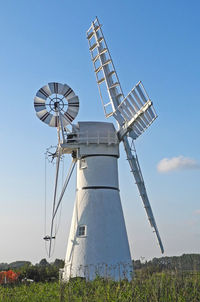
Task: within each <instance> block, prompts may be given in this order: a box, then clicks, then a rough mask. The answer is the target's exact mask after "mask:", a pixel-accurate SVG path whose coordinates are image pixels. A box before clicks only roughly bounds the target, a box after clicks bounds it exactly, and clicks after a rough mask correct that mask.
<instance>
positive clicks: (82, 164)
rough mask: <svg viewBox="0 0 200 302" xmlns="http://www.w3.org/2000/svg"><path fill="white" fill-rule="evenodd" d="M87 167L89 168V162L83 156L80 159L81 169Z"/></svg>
mask: <svg viewBox="0 0 200 302" xmlns="http://www.w3.org/2000/svg"><path fill="white" fill-rule="evenodd" d="M85 168H87V162H86V160H85V158H82V159H81V160H80V169H85Z"/></svg>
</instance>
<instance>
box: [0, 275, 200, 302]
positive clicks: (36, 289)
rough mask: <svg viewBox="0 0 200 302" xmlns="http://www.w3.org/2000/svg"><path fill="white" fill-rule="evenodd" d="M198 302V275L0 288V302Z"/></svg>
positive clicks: (75, 281)
mask: <svg viewBox="0 0 200 302" xmlns="http://www.w3.org/2000/svg"><path fill="white" fill-rule="evenodd" d="M32 301H34V302H51V301H52V302H53V301H55V302H58V301H70V302H72V301H75V302H76V301H77V302H81V301H84V302H86V301H91V302H95V301H98V302H101V301H102V302H107V301H109V302H110V301H112V302H116V301H122V302H126V301H127V302H129V301H134V302H143V301H146V302H154V301H155V302H158V301H160V302H200V273H197V272H190V273H188V272H187V273H183V272H182V273H178V272H177V273H172V272H170V273H168V272H163V273H146V272H145V273H142V272H140V273H138V274H137V276H135V277H134V279H133V280H132V281H131V282H127V281H121V282H113V281H110V280H101V279H98V278H97V279H96V280H94V281H93V282H86V281H85V280H80V279H77V280H72V281H70V282H68V283H67V284H66V285H65V286H62V287H61V285H60V284H59V283H58V282H53V283H52V282H49V283H47V282H46V283H36V282H35V283H32V284H30V285H22V284H18V285H14V286H1V287H0V302H32Z"/></svg>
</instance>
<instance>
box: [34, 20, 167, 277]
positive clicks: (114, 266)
mask: <svg viewBox="0 0 200 302" xmlns="http://www.w3.org/2000/svg"><path fill="white" fill-rule="evenodd" d="M87 39H88V42H89V49H90V53H91V58H92V62H93V66H94V70H95V74H96V80H97V84H98V88H99V92H100V97H101V100H102V104H103V108H104V113H105V116H106V118H108V117H111V116H112V117H114V118H115V119H116V121H117V126H118V130H116V129H115V127H114V125H113V124H112V123H108V122H78V123H77V124H73V123H72V122H73V120H74V118H75V117H76V115H77V114H78V108H79V100H78V97H77V96H76V95H75V93H74V91H73V90H72V89H71V88H70V87H69V86H68V85H66V84H60V83H49V84H47V85H45V86H44V87H42V88H41V89H40V90H38V92H37V94H36V97H35V99H34V106H35V110H36V114H37V116H38V117H39V119H40V120H41V121H43V122H45V123H46V124H48V125H49V126H52V127H56V128H57V133H58V146H57V150H56V152H55V153H54V154H53V156H54V157H55V158H56V177H55V188H54V196H53V209H52V221H51V228H50V235H46V236H45V238H44V239H45V240H46V241H48V242H49V256H51V251H52V240H54V239H55V234H54V221H55V217H56V214H57V212H58V208H59V206H60V204H61V201H62V198H63V195H64V192H65V190H66V188H67V185H68V183H69V180H70V177H71V175H72V172H73V170H74V167H75V164H76V163H77V185H76V200H75V204H74V210H73V216H72V222H71V228H70V234H69V238H68V245H67V253H66V259H65V267H64V269H63V271H62V277H63V280H68V279H69V278H71V277H76V276H79V277H86V278H87V279H94V278H95V277H96V275H99V276H103V277H110V278H112V279H115V280H120V279H124V278H127V279H129V280H130V279H131V276H132V273H133V268H132V261H131V255H130V249H129V243H128V238H127V232H126V227H125V221H124V216H123V211H122V206H121V200H120V194H119V183H118V166H117V165H118V163H117V162H118V158H119V144H120V142H122V143H123V145H124V148H125V152H126V154H127V159H128V162H129V165H130V167H131V172H132V174H133V176H134V178H135V181H136V184H137V187H138V190H139V193H140V196H141V199H142V202H143V204H144V208H145V210H146V213H147V216H148V219H149V222H150V225H151V226H152V228H153V230H154V232H155V234H156V236H157V240H158V243H159V246H160V249H161V252H162V253H163V252H164V249H163V245H162V241H161V238H160V235H159V232H158V228H157V225H156V222H155V219H154V216H153V212H152V209H151V206H150V203H149V199H148V196H147V192H146V188H145V184H144V180H143V177H142V172H141V169H140V166H139V162H138V158H137V154H136V150H135V147H134V140H135V139H136V138H137V137H139V136H140V135H141V134H142V133H143V132H144V131H145V130H146V129H147V128H148V127H149V126H150V124H151V123H152V122H153V121H154V120H155V119H156V117H157V115H156V113H155V110H154V108H153V104H152V101H151V100H150V98H149V97H148V95H147V93H146V91H145V89H144V86H143V84H142V82H139V83H138V84H137V85H136V86H135V87H134V88H133V89H132V90H131V91H130V93H129V94H128V95H127V96H126V97H124V94H123V92H122V89H121V85H120V83H119V79H118V77H117V73H116V71H115V68H114V65H113V62H112V59H111V56H110V53H109V50H108V47H107V45H106V42H105V39H104V36H103V32H102V29H101V25H100V23H99V21H98V19H97V18H96V19H95V20H94V22H92V25H91V27H90V28H89V30H88V31H87ZM63 154H71V155H72V163H71V166H70V168H69V172H68V173H67V175H66V180H65V182H64V185H63V189H62V191H61V193H60V196H59V197H58V196H57V195H58V192H57V191H58V190H57V188H58V178H59V166H60V159H61V156H62V155H63Z"/></svg>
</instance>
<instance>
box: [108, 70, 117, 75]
mask: <svg viewBox="0 0 200 302" xmlns="http://www.w3.org/2000/svg"><path fill="white" fill-rule="evenodd" d="M114 73H115V71H114V70H112V71H111V72H109V74H108V75H107V76H108V77H110V76H111V75H113V74H114Z"/></svg>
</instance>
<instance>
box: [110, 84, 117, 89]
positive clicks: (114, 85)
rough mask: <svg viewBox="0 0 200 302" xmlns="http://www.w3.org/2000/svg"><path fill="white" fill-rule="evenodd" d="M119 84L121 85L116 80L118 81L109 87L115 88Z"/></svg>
mask: <svg viewBox="0 0 200 302" xmlns="http://www.w3.org/2000/svg"><path fill="white" fill-rule="evenodd" d="M118 85H119V83H118V82H116V83H114V84H112V85H111V86H110V87H109V89H112V88H115V87H116V86H118Z"/></svg>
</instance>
